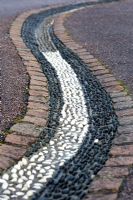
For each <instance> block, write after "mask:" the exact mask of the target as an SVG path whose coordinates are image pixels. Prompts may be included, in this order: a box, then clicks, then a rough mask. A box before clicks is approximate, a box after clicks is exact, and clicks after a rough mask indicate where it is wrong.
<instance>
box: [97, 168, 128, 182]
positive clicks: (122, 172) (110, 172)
mask: <svg viewBox="0 0 133 200" xmlns="http://www.w3.org/2000/svg"><path fill="white" fill-rule="evenodd" d="M128 174H129V172H128V167H103V169H101V170H100V171H99V173H98V175H97V176H100V177H101V178H111V179H112V178H113V177H115V178H121V177H123V176H127V175H128Z"/></svg>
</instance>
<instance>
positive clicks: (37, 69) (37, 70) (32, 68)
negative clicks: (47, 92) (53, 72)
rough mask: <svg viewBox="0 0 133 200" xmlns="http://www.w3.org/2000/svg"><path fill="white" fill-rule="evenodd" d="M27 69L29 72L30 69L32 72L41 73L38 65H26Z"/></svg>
mask: <svg viewBox="0 0 133 200" xmlns="http://www.w3.org/2000/svg"><path fill="white" fill-rule="evenodd" d="M27 71H28V72H31V71H34V72H41V73H42V70H41V69H40V67H39V66H38V67H29V66H28V67H27Z"/></svg>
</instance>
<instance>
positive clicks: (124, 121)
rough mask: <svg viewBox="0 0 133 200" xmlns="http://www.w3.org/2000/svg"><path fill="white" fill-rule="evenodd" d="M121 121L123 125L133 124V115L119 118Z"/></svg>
mask: <svg viewBox="0 0 133 200" xmlns="http://www.w3.org/2000/svg"><path fill="white" fill-rule="evenodd" d="M119 123H120V125H121V126H124V125H128V124H133V116H124V117H121V118H119Z"/></svg>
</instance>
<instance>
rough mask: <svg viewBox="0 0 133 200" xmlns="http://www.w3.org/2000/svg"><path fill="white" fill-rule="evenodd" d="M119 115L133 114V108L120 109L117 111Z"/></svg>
mask: <svg viewBox="0 0 133 200" xmlns="http://www.w3.org/2000/svg"><path fill="white" fill-rule="evenodd" d="M116 113H117V115H118V116H119V117H124V116H133V108H129V109H124V110H119V111H117V112H116Z"/></svg>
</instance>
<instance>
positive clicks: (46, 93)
mask: <svg viewBox="0 0 133 200" xmlns="http://www.w3.org/2000/svg"><path fill="white" fill-rule="evenodd" d="M29 94H30V95H31V96H36V97H37V96H39V97H41V96H42V97H48V96H49V95H48V92H45V91H37V90H30V91H29Z"/></svg>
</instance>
